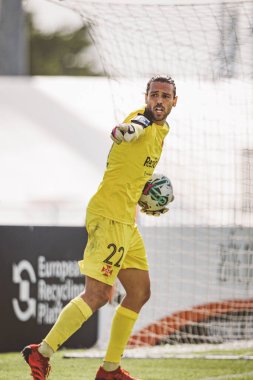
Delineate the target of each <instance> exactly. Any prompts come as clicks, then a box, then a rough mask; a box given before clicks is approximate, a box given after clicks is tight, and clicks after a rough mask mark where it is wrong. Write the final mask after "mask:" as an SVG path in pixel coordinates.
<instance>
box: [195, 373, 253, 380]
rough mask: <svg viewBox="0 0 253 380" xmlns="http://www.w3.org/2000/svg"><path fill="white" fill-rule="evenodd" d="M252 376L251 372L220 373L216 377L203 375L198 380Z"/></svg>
mask: <svg viewBox="0 0 253 380" xmlns="http://www.w3.org/2000/svg"><path fill="white" fill-rule="evenodd" d="M250 376H253V372H244V373H238V374H236V375H222V376H217V377H205V378H202V379H198V380H230V379H240V378H241V377H250Z"/></svg>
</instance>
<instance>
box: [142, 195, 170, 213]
mask: <svg viewBox="0 0 253 380" xmlns="http://www.w3.org/2000/svg"><path fill="white" fill-rule="evenodd" d="M174 199H175V197H174V195H173V196H172V199H171V201H170V202H169V203H171V202H173V201H174ZM140 211H141V212H143V213H144V214H146V215H151V216H160V215H162V214H165V213H166V212H168V211H169V208H168V207H164V208H162V209H160V210H148V209H145V207H142V208H141V209H140Z"/></svg>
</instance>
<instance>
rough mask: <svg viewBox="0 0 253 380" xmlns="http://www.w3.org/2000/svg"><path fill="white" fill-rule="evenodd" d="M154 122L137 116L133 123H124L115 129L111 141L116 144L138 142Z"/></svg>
mask: <svg viewBox="0 0 253 380" xmlns="http://www.w3.org/2000/svg"><path fill="white" fill-rule="evenodd" d="M150 124H152V122H151V121H150V120H149V119H148V118H146V117H145V116H144V115H137V116H136V117H135V118H134V119H132V120H131V122H130V123H129V124H128V123H122V124H119V125H117V126H116V127H115V128H113V130H112V132H111V139H112V140H113V141H114V142H115V143H116V144H121V142H122V141H126V142H131V141H135V140H137V139H138V138H139V137H140V136H141V135H142V134H143V132H144V129H145V128H147V127H148V126H149V125H150Z"/></svg>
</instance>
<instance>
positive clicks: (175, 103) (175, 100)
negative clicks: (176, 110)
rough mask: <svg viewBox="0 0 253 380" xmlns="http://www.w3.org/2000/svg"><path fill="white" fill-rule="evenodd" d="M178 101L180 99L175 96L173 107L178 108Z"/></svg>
mask: <svg viewBox="0 0 253 380" xmlns="http://www.w3.org/2000/svg"><path fill="white" fill-rule="evenodd" d="M177 99H178V97H177V96H175V98H174V99H173V107H176V105H177Z"/></svg>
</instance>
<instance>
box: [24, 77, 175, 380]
mask: <svg viewBox="0 0 253 380" xmlns="http://www.w3.org/2000/svg"><path fill="white" fill-rule="evenodd" d="M145 101H146V106H145V107H143V108H141V109H139V110H137V111H135V112H133V113H131V114H130V115H129V116H128V117H127V118H126V119H125V120H124V122H123V123H122V124H119V125H117V126H116V127H115V128H114V129H113V130H112V133H111V138H112V140H113V142H114V143H113V145H112V148H111V150H110V153H109V155H108V161H107V167H106V170H105V173H104V177H103V180H102V182H101V184H100V186H99V188H98V190H97V192H96V194H95V195H94V196H93V197H92V198H91V200H90V202H89V204H88V207H87V213H86V228H87V232H88V242H87V246H86V248H85V251H84V258H83V260H82V261H80V262H79V266H80V271H81V273H83V274H84V275H85V276H86V280H85V289H84V291H83V292H82V293H81V294H80V295H79V296H78V297H76V298H74V299H73V300H72V301H70V302H69V303H68V304H67V305H66V306H65V307H64V308H63V310H62V311H61V313H60V315H59V317H58V319H57V321H56V323H55V325H54V326H53V327H52V329H51V330H50V332H49V333H48V335H47V336H46V337H45V339H44V340H43V341H42V342H41V343H40V344H31V345H28V346H26V347H25V348H24V349H23V351H22V352H23V356H24V358H25V360H26V361H27V363H28V364H29V365H30V367H31V371H32V376H33V379H36V380H44V379H46V378H47V377H48V375H49V372H50V363H49V359H50V357H51V356H52V355H53V353H54V352H55V351H56V350H57V349H58V348H59V347H60V346H61V345H62V344H63V343H64V342H65V341H66V340H67V339H68V338H69V337H70V336H71V335H72V334H74V332H76V331H77V330H78V329H79V328H80V327H81V326H82V324H83V323H84V322H85V321H87V319H88V318H90V316H91V315H92V313H94V311H96V310H97V309H99V308H100V307H102V306H103V305H105V304H106V303H107V302H108V300H109V297H110V292H111V288H112V285H113V284H114V282H115V280H116V278H117V277H118V279H119V281H120V282H121V284H122V285H123V287H124V289H125V292H126V295H125V297H124V299H123V300H122V302H121V304H120V305H119V306H118V307H117V309H116V312H115V315H114V318H113V320H112V326H111V334H110V339H109V343H108V347H107V351H106V355H105V358H104V361H103V364H102V365H101V367H100V368H99V369H98V371H97V374H96V377H95V379H96V380H114V379H117V380H138V379H136V378H134V377H132V376H131V375H130V374H129V373H128V372H127V371H125V370H124V369H122V368H121V366H120V361H121V357H122V355H123V351H124V349H125V347H126V344H127V342H128V339H129V337H130V335H131V332H132V329H133V327H134V324H135V322H136V320H137V318H138V314H139V312H140V310H141V308H142V306H143V305H144V304H145V303H146V302H147V301H148V299H149V297H150V278H149V271H148V262H147V257H146V251H145V247H144V243H143V239H142V237H141V235H140V232H139V230H138V228H137V226H136V224H135V215H136V205H137V203H138V200H139V198H140V195H141V193H142V189H143V187H144V185H145V183H146V182H147V180H149V178H150V177H151V175H152V174H153V171H154V169H155V166H156V165H157V163H158V161H159V158H160V156H161V152H162V147H163V141H164V138H165V137H166V135H167V133H168V132H169V125H168V124H167V122H166V119H167V116H168V115H169V114H170V112H171V110H172V108H173V107H175V106H176V103H177V96H176V86H175V83H174V81H173V79H172V78H171V77H167V76H160V75H159V76H155V77H153V78H151V79H150V80H149V82H148V83H147V87H146V93H145ZM143 211H144V212H145V210H143ZM166 211H167V209H164V210H162V211H159V212H154V213H153V214H157V213H158V214H160V213H164V212H166Z"/></svg>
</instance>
